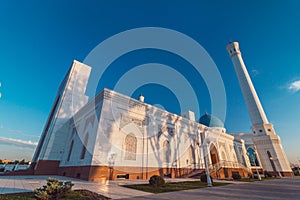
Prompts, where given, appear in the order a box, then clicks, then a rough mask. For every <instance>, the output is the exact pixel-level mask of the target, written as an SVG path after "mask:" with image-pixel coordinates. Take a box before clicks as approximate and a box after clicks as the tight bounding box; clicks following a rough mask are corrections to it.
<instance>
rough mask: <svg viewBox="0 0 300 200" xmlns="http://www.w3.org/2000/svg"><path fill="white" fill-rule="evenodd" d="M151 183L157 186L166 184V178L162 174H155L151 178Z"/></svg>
mask: <svg viewBox="0 0 300 200" xmlns="http://www.w3.org/2000/svg"><path fill="white" fill-rule="evenodd" d="M149 184H150V185H151V186H153V187H155V188H158V187H161V186H163V185H164V184H165V180H164V179H163V177H161V176H158V175H154V176H151V178H150V179H149Z"/></svg>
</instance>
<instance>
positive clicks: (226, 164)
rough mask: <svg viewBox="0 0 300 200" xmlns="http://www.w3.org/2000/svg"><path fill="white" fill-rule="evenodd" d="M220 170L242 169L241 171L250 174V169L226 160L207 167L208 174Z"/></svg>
mask: <svg viewBox="0 0 300 200" xmlns="http://www.w3.org/2000/svg"><path fill="white" fill-rule="evenodd" d="M221 168H242V169H245V170H246V171H248V172H251V173H252V171H251V169H250V168H248V167H246V166H244V165H243V164H242V163H239V162H234V161H227V160H222V161H220V162H218V163H215V164H211V165H209V166H208V171H209V173H212V172H215V171H218V170H219V169H221Z"/></svg>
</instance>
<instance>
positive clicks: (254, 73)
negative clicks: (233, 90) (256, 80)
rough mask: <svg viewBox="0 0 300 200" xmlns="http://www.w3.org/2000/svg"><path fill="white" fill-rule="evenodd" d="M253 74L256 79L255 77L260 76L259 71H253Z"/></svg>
mask: <svg viewBox="0 0 300 200" xmlns="http://www.w3.org/2000/svg"><path fill="white" fill-rule="evenodd" d="M251 74H252V76H253V77H255V76H257V75H259V71H258V70H257V69H252V70H251Z"/></svg>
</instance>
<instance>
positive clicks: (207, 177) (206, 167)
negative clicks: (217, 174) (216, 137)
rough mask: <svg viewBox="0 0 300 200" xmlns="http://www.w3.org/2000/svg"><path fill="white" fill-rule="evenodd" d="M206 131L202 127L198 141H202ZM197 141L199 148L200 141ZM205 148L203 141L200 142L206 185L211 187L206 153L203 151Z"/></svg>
mask: <svg viewBox="0 0 300 200" xmlns="http://www.w3.org/2000/svg"><path fill="white" fill-rule="evenodd" d="M206 131H207V128H205V129H204V131H203V133H202V134H201V133H200V136H201V137H199V138H201V141H200V142H204V137H203V134H206ZM200 142H199V148H200V144H201V143H200ZM205 149H206V144H205V145H204V143H203V144H202V150H203V156H204V166H205V172H206V180H207V186H208V187H212V186H213V185H212V182H211V178H210V174H209V169H208V163H207V160H206V159H207V153H206V151H205Z"/></svg>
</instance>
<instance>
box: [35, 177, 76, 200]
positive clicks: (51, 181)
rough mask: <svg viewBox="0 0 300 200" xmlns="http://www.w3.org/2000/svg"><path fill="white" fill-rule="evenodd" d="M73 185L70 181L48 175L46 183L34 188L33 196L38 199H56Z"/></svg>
mask: <svg viewBox="0 0 300 200" xmlns="http://www.w3.org/2000/svg"><path fill="white" fill-rule="evenodd" d="M73 185H74V184H73V183H72V182H71V181H65V182H64V181H59V180H57V179H55V178H50V177H49V178H48V179H47V184H46V185H44V186H42V187H40V188H37V189H35V190H34V193H35V197H36V198H37V199H39V200H57V199H59V198H63V197H64V196H65V195H66V194H67V193H68V192H69V191H71V189H72V186H73Z"/></svg>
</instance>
